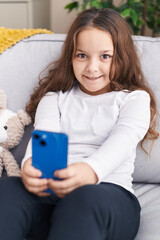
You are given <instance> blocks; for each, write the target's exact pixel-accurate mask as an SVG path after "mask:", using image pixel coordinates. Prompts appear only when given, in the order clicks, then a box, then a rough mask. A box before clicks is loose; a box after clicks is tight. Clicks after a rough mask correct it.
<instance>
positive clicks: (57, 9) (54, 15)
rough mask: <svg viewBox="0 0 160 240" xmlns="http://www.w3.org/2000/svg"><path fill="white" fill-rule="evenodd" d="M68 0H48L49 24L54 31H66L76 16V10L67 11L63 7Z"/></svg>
mask: <svg viewBox="0 0 160 240" xmlns="http://www.w3.org/2000/svg"><path fill="white" fill-rule="evenodd" d="M70 2H71V1H70V0H50V21H51V22H50V26H51V30H52V31H53V32H54V33H66V32H67V30H68V28H69V26H70V24H71V22H72V21H73V19H74V18H75V16H76V11H72V12H71V13H68V12H67V10H65V9H64V7H65V6H66V5H67V4H68V3H70Z"/></svg>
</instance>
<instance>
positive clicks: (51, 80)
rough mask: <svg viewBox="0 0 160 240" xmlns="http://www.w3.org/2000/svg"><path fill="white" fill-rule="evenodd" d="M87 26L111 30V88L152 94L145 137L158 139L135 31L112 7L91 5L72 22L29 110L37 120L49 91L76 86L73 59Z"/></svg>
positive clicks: (28, 107) (154, 101)
mask: <svg viewBox="0 0 160 240" xmlns="http://www.w3.org/2000/svg"><path fill="white" fill-rule="evenodd" d="M87 27H95V28H98V29H101V30H104V31H107V32H109V33H110V34H111V37H112V40H113V46H114V54H113V58H112V63H111V69H110V89H111V91H122V90H124V89H128V91H129V92H131V91H134V90H145V91H146V92H147V93H148V94H149V95H150V99H151V101H150V110H151V121H150V127H149V129H148V132H147V134H146V135H145V137H144V139H143V140H142V141H141V146H142V148H143V145H142V143H143V141H144V140H145V139H146V138H147V139H151V140H154V139H156V138H158V136H159V134H158V132H157V131H156V130H155V129H156V115H157V107H156V100H155V96H154V93H153V92H152V90H151V89H150V87H149V86H148V85H147V83H146V82H145V78H144V75H143V72H142V69H141V64H140V61H139V58H138V55H137V50H136V47H135V44H134V41H133V38H132V35H133V32H132V30H131V29H130V27H129V25H128V24H127V23H126V21H125V20H124V19H123V18H122V17H121V16H120V15H119V13H117V12H116V11H114V10H112V9H96V8H91V9H88V10H86V11H84V12H82V13H81V14H80V15H79V16H78V17H77V18H76V19H75V20H74V22H73V24H72V25H71V27H70V29H69V31H68V34H67V36H66V39H65V42H64V44H63V47H62V53H61V56H60V58H59V59H58V60H57V61H55V62H53V63H51V65H50V66H49V67H48V75H47V76H46V77H43V78H40V80H39V85H38V87H37V88H35V89H34V92H33V94H32V95H31V98H30V101H29V102H28V103H27V105H26V111H27V113H28V114H29V115H30V116H31V118H32V120H33V121H34V118H35V112H36V108H37V105H38V103H39V101H40V100H41V98H42V97H43V96H44V95H45V94H46V93H47V92H48V91H55V92H57V91H63V92H65V91H68V90H69V89H71V88H72V86H73V83H74V81H75V76H74V72H73V67H72V61H73V58H74V56H75V51H76V43H77V36H78V34H79V33H80V32H81V31H83V30H84V29H86V28H87ZM143 150H144V148H143Z"/></svg>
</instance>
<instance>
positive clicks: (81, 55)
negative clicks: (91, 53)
mask: <svg viewBox="0 0 160 240" xmlns="http://www.w3.org/2000/svg"><path fill="white" fill-rule="evenodd" d="M77 57H78V58H86V57H87V56H86V54H84V53H78V54H77Z"/></svg>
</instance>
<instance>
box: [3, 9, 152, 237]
mask: <svg viewBox="0 0 160 240" xmlns="http://www.w3.org/2000/svg"><path fill="white" fill-rule="evenodd" d="M131 34H132V32H131V30H130V28H129V27H128V25H127V24H126V22H125V21H124V20H123V18H121V16H120V15H119V14H118V13H117V12H115V11H114V10H111V9H99V10H97V9H90V10H86V11H84V12H83V13H81V14H80V15H79V16H78V17H77V18H76V19H75V21H74V22H73V24H72V26H71V28H70V30H69V32H68V35H67V38H66V41H65V43H64V46H63V50H62V55H61V57H60V59H59V60H58V61H56V62H55V63H54V64H53V66H52V69H50V70H49V74H48V76H47V77H45V78H43V79H42V80H41V81H40V84H39V86H38V88H37V89H36V90H35V92H34V93H33V94H32V96H31V99H30V102H29V103H28V105H27V108H26V110H27V112H28V113H29V114H30V116H31V117H32V119H33V121H34V127H35V129H41V130H42V129H43V130H47V131H53V132H64V133H66V134H68V136H69V152H68V166H67V168H66V169H62V170H58V171H56V172H54V175H55V176H56V177H57V178H60V179H63V180H53V179H42V178H40V176H41V174H42V173H41V172H40V171H39V170H38V169H35V168H34V167H33V166H32V151H31V142H30V143H29V144H28V147H27V151H26V154H25V157H24V159H23V162H22V171H21V174H22V179H20V178H6V179H3V180H1V181H0V192H1V198H0V206H1V208H2V209H1V211H0V212H1V213H0V226H1V229H2V230H3V231H0V239H3V240H11V239H14V240H22V239H24V238H26V239H28V238H27V236H28V235H32V237H33V239H36V236H35V235H34V234H35V232H36V231H37V229H38V231H39V232H40V235H39V236H38V238H37V239H38V240H40V239H47V240H82V239H83V240H133V239H134V237H135V236H136V233H137V231H138V227H139V221H140V205H139V203H138V200H137V199H136V197H135V195H134V192H133V189H132V173H133V171H134V161H135V156H136V147H137V144H138V143H139V142H140V141H141V142H142V140H144V139H145V138H147V136H149V137H150V138H156V137H157V133H156V132H155V130H154V129H155V126H156V122H155V115H156V104H155V100H154V96H153V94H152V92H151V90H150V89H149V87H147V86H146V84H145V83H144V77H143V73H142V70H141V67H140V63H139V60H138V57H137V53H136V49H135V46H134V43H133V39H132V36H131ZM44 161H45V159H44ZM22 182H23V183H22ZM47 188H50V189H52V190H53V192H54V194H52V195H49V194H48V193H44V190H46V189H47Z"/></svg>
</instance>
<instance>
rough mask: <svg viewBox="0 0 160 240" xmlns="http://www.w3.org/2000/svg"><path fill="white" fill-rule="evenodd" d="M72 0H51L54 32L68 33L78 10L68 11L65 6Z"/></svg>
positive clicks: (120, 1)
mask: <svg viewBox="0 0 160 240" xmlns="http://www.w3.org/2000/svg"><path fill="white" fill-rule="evenodd" d="M124 1H125V0H115V4H117V5H118V4H119V3H122V2H124ZM70 2H71V0H50V15H51V16H50V20H51V22H50V25H51V30H52V31H53V32H54V33H66V32H67V29H68V28H69V26H70V24H71V23H72V21H73V19H74V18H75V17H76V14H77V12H76V11H72V12H71V13H68V12H67V10H65V9H64V7H65V6H66V5H67V4H68V3H70Z"/></svg>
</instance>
